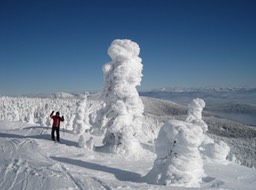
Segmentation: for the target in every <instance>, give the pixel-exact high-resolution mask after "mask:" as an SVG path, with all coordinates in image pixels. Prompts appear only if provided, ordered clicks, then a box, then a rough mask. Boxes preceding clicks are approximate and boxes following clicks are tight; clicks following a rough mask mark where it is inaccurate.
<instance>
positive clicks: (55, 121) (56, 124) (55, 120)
mask: <svg viewBox="0 0 256 190" xmlns="http://www.w3.org/2000/svg"><path fill="white" fill-rule="evenodd" d="M50 117H51V118H52V119H53V123H52V127H60V122H63V121H64V118H63V117H60V116H56V115H55V116H53V113H51V115H50Z"/></svg>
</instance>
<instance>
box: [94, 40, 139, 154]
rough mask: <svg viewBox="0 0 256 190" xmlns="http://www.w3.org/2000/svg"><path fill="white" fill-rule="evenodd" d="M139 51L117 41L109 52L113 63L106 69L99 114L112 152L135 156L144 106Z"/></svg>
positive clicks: (106, 143) (135, 46) (107, 144)
mask: <svg viewBox="0 0 256 190" xmlns="http://www.w3.org/2000/svg"><path fill="white" fill-rule="evenodd" d="M139 53H140V48H139V46H138V44H137V43H135V42H133V41H131V40H114V41H113V42H112V44H111V45H110V47H109V49H108V54H109V56H110V57H111V59H112V61H111V62H110V63H107V64H105V65H104V66H103V72H104V90H103V93H102V95H103V102H104V106H103V108H102V109H101V110H100V111H99V112H98V115H97V118H96V122H97V125H98V128H99V129H100V130H101V131H103V132H104V133H105V138H104V139H103V143H104V144H105V147H108V149H109V151H113V152H118V153H120V154H132V152H134V153H135V152H137V153H138V149H140V148H141V146H140V143H139V142H138V140H137V138H136V135H137V134H138V133H140V129H141V126H142V118H143V111H144V105H143V103H142V100H141V99H140V97H139V94H138V92H137V89H136V87H137V86H139V85H140V82H141V79H142V68H143V65H142V64H141V61H142V60H141V58H140V57H139Z"/></svg>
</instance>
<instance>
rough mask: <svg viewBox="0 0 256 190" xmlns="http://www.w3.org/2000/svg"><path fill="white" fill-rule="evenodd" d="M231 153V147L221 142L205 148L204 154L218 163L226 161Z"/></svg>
mask: <svg viewBox="0 0 256 190" xmlns="http://www.w3.org/2000/svg"><path fill="white" fill-rule="evenodd" d="M229 152H230V147H229V146H228V145H227V144H226V143H225V142H223V141H221V140H219V141H217V142H215V143H210V144H207V145H206V146H205V151H204V154H205V155H207V156H209V157H210V158H213V159H215V160H218V161H224V160H226V159H227V156H228V154H229Z"/></svg>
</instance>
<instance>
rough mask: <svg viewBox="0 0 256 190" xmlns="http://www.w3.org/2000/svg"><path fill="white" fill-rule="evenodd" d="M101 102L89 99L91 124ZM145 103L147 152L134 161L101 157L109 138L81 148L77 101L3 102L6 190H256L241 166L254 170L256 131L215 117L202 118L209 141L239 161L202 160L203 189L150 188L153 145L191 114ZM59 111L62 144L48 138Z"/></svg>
mask: <svg viewBox="0 0 256 190" xmlns="http://www.w3.org/2000/svg"><path fill="white" fill-rule="evenodd" d="M98 99H99V96H97V95H89V96H88V102H87V109H88V113H89V114H91V115H90V117H93V115H94V113H96V110H97V109H98V108H99V101H98ZM142 100H143V103H144V105H145V113H144V117H145V122H144V125H143V131H144V133H145V135H144V139H142V141H143V142H142V145H143V147H144V148H145V149H147V150H148V151H147V153H146V154H145V155H143V156H141V158H140V159H136V160H132V159H125V158H124V157H120V156H119V155H117V154H111V153H104V152H102V151H101V150H100V149H97V147H100V146H101V145H102V139H103V136H93V135H90V134H89V133H86V134H85V138H86V139H87V140H89V138H90V137H93V139H94V144H95V146H96V149H95V150H90V149H88V148H86V147H84V148H81V147H79V144H78V142H79V136H78V135H77V134H75V133H73V131H72V126H73V121H74V118H75V115H76V108H77V103H78V102H79V99H78V98H77V97H73V98H72V97H69V98H65V97H64V98H63V97H62V98H58V99H54V98H24V97H17V98H11V97H1V98H0V105H1V109H0V119H1V120H2V121H0V141H1V149H0V151H1V154H0V155H1V159H0V167H1V170H0V173H1V175H0V187H1V189H26V190H29V189H31V190H32V189H35V187H36V188H37V189H47V190H48V189H170V188H171V189H178V190H179V189H239V190H246V189H248V190H249V189H251V190H253V189H255V185H256V170H255V169H253V168H250V167H245V166H242V165H241V164H244V165H246V164H247V165H248V166H250V164H248V163H249V162H252V163H255V147H256V146H255V136H256V135H255V134H256V131H255V129H254V128H250V127H248V126H244V125H242V124H238V123H235V122H232V121H229V120H224V119H219V118H215V117H213V116H212V115H206V116H203V119H204V120H205V121H206V123H207V124H208V127H209V131H208V132H207V134H208V135H209V136H210V137H211V138H213V139H221V140H223V141H225V142H226V143H227V144H228V145H229V146H230V148H231V151H230V155H229V157H230V158H229V159H230V160H231V159H233V161H216V160H214V159H211V158H209V157H208V158H204V159H203V169H204V173H205V176H204V177H203V178H202V182H201V183H200V187H198V188H189V187H176V186H172V187H169V186H163V185H154V184H151V183H148V180H146V178H145V176H146V175H147V174H148V172H149V171H150V170H151V169H152V168H153V165H154V161H155V159H156V154H155V152H154V150H155V148H154V140H155V139H156V138H157V136H158V132H159V130H160V128H161V126H162V125H163V123H164V121H166V120H174V119H178V120H180V121H182V120H183V121H185V119H184V118H185V117H186V109H187V108H186V106H181V105H178V104H176V103H172V102H170V101H163V100H159V99H154V98H147V97H142ZM57 109H58V110H59V111H60V112H61V114H63V115H65V118H66V121H65V123H64V124H63V125H62V129H61V141H62V144H57V143H54V142H52V141H51V137H50V132H51V127H50V125H51V122H50V120H49V114H50V113H51V111H52V110H57ZM14 110H16V111H14ZM40 114H41V115H40ZM39 115H40V116H39ZM63 129H64V130H63ZM254 166H255V165H254Z"/></svg>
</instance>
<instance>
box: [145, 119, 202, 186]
mask: <svg viewBox="0 0 256 190" xmlns="http://www.w3.org/2000/svg"><path fill="white" fill-rule="evenodd" d="M202 139H203V130H202V128H201V127H199V126H196V125H193V124H191V123H188V122H183V121H178V120H171V121H168V122H166V123H165V124H164V125H163V126H162V128H161V129H160V131H159V134H158V137H157V140H156V145H155V146H156V147H155V149H156V154H157V158H156V160H155V162H154V166H153V168H152V170H151V171H150V172H149V173H148V174H147V176H146V180H147V181H148V182H149V183H154V184H160V185H168V186H169V185H176V186H185V187H198V186H200V182H201V180H202V177H203V176H204V170H203V160H202V158H201V155H200V152H199V150H198V147H199V146H200V145H201V142H202Z"/></svg>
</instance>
